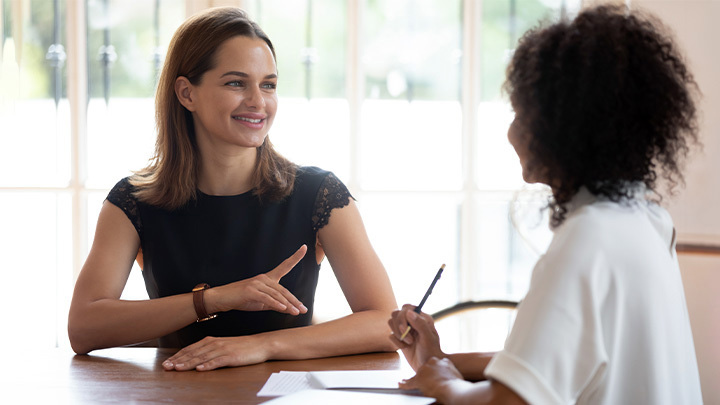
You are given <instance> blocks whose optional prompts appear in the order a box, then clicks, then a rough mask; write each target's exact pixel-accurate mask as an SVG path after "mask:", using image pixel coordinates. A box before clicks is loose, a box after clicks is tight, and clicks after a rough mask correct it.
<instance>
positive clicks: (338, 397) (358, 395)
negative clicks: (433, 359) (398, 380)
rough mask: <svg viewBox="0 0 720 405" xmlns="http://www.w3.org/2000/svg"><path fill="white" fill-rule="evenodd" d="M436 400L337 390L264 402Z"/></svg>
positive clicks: (415, 404) (388, 404) (347, 404)
mask: <svg viewBox="0 0 720 405" xmlns="http://www.w3.org/2000/svg"><path fill="white" fill-rule="evenodd" d="M433 402H435V399H433V398H428V397H416V396H411V395H397V394H373V393H368V392H355V391H337V390H303V391H298V392H296V393H294V394H289V395H285V396H282V397H279V398H275V399H272V400H270V401H267V402H264V403H263V404H266V405H317V404H343V405H367V404H373V405H428V404H432V403H433Z"/></svg>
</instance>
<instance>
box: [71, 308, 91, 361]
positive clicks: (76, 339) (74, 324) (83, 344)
mask: <svg viewBox="0 0 720 405" xmlns="http://www.w3.org/2000/svg"><path fill="white" fill-rule="evenodd" d="M76 318H77V317H74V316H73V314H72V312H71V313H70V316H69V317H68V328H67V330H68V338H69V339H70V347H71V348H72V350H73V351H74V352H75V353H77V354H88V353H90V352H91V351H93V350H94V349H95V348H94V347H92V345H91V341H90V339H88V337H89V333H88V330H87V328H83V327H82V324H83V323H82V321H79V320H77V319H76Z"/></svg>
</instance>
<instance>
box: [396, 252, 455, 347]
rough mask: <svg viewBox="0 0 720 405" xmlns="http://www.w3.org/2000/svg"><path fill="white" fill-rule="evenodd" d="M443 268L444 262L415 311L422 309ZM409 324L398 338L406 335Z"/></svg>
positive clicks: (408, 331)
mask: <svg viewBox="0 0 720 405" xmlns="http://www.w3.org/2000/svg"><path fill="white" fill-rule="evenodd" d="M443 269H445V264H443V265H442V266H440V269H439V270H438V271H437V274H435V278H434V279H433V281H432V283H430V287H428V289H427V291H426V292H425V295H424V296H423V299H422V301H420V305H418V306H416V307H415V309H414V311H415V313H418V314H419V313H420V311H422V307H423V305H425V301H427V299H428V297H429V296H430V293H431V292H432V290H433V287H435V283H437V282H438V280H440V276H441V275H442V272H443ZM410 329H411V327H410V325H408V327H407V329H405V332H403V334H402V336H400V340H403V339H405V336H407V334H408V333H410Z"/></svg>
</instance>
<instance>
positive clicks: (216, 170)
mask: <svg viewBox="0 0 720 405" xmlns="http://www.w3.org/2000/svg"><path fill="white" fill-rule="evenodd" d="M256 160H257V149H255V148H244V149H241V150H237V149H236V150H234V151H233V153H217V152H215V151H210V152H205V153H202V152H201V153H200V172H199V173H198V188H199V189H200V191H202V192H203V193H205V194H208V195H217V196H223V195H225V196H227V195H238V194H243V193H246V192H248V191H250V190H252V189H253V187H254V184H253V172H254V170H255V162H256Z"/></svg>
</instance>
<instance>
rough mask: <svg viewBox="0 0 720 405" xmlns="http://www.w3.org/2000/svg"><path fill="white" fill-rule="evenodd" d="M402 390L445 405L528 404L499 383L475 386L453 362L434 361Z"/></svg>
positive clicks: (430, 361) (422, 368)
mask: <svg viewBox="0 0 720 405" xmlns="http://www.w3.org/2000/svg"><path fill="white" fill-rule="evenodd" d="M400 388H402V389H418V390H420V391H421V392H422V393H423V395H427V396H430V397H433V398H436V399H437V400H438V402H440V403H443V404H445V405H464V404H472V405H475V404H505V405H515V404H517V405H522V404H526V402H525V401H524V400H523V399H522V397H520V396H519V395H517V394H516V393H515V391H513V390H511V389H510V388H508V387H507V386H506V385H504V384H503V383H501V382H499V381H482V382H477V383H471V382H469V381H466V380H465V379H463V376H462V375H461V374H460V372H459V371H458V369H457V368H456V367H455V365H454V364H453V363H452V361H450V359H438V358H436V357H432V358H430V359H429V360H428V361H427V362H426V363H425V364H424V365H423V366H422V367H420V369H419V370H418V372H417V374H416V375H415V376H414V377H413V378H410V379H408V380H405V381H403V382H402V383H401V384H400Z"/></svg>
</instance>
